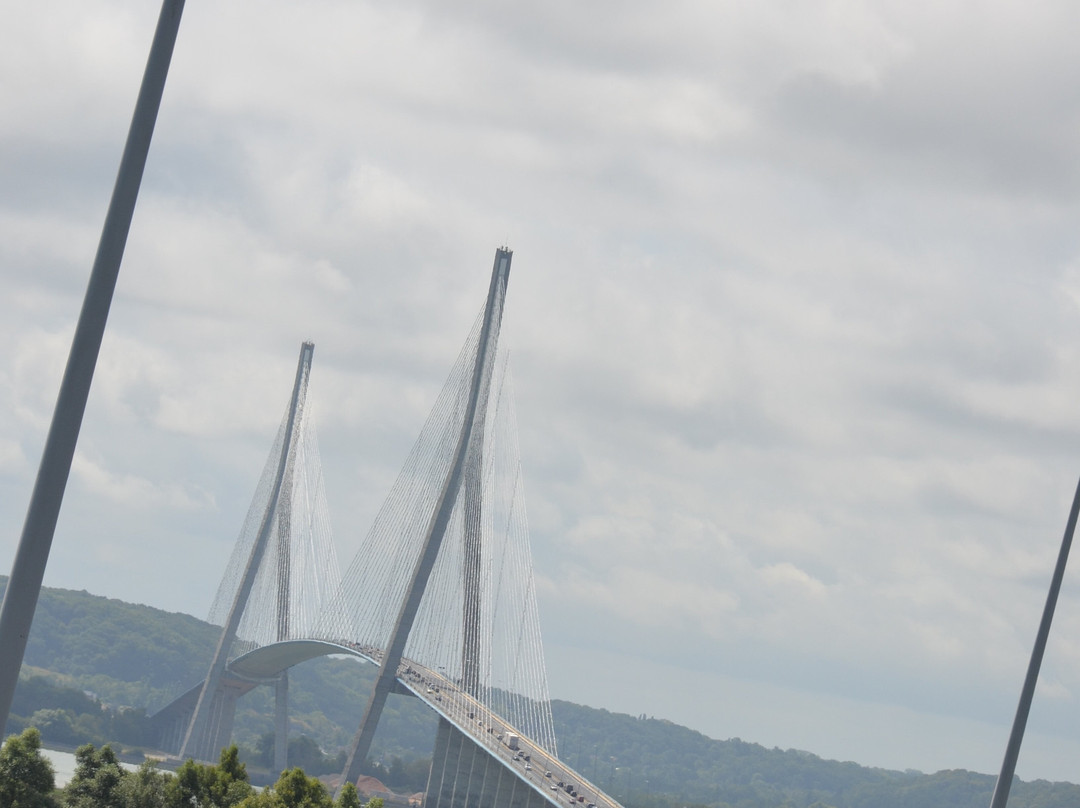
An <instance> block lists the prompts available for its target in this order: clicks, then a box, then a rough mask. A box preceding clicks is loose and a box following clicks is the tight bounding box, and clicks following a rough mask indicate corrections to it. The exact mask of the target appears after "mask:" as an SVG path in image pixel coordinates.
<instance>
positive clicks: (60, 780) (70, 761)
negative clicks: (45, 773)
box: [41, 749, 139, 788]
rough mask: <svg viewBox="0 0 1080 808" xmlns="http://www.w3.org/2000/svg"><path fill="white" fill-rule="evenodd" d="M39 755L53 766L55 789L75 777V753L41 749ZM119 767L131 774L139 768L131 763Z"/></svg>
mask: <svg viewBox="0 0 1080 808" xmlns="http://www.w3.org/2000/svg"><path fill="white" fill-rule="evenodd" d="M41 754H43V755H44V756H45V757H47V758H48V759H49V762H51V763H52V765H53V771H55V772H56V787H57V788H61V787H63V786H66V785H67V784H68V781H69V780H70V779H71V778H72V777H74V776H75V753H74V752H60V751H57V750H56V749H42V750H41ZM120 765H121V766H122V767H123V768H125V769H127V770H128V771H131V772H133V771H135V770H136V769H137V768H139V767H138V766H136V765H134V764H133V763H121V764H120Z"/></svg>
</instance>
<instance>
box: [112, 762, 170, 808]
mask: <svg viewBox="0 0 1080 808" xmlns="http://www.w3.org/2000/svg"><path fill="white" fill-rule="evenodd" d="M171 779H172V775H170V774H165V773H164V772H160V771H158V769H157V765H156V763H155V762H154V761H152V760H147V761H146V762H144V763H143V764H142V765H141V766H140V767H139V768H138V770H137V771H134V772H131V773H129V774H127V775H125V776H124V779H123V780H122V781H121V783H120V788H119V796H120V805H122V806H123V808H163V806H165V805H166V799H165V784H166V783H167V782H168V781H169V780H171Z"/></svg>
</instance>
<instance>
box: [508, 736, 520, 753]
mask: <svg viewBox="0 0 1080 808" xmlns="http://www.w3.org/2000/svg"><path fill="white" fill-rule="evenodd" d="M506 747H507V749H513V750H514V751H517V748H518V736H517V735H515V734H514V733H512V732H508V733H506Z"/></svg>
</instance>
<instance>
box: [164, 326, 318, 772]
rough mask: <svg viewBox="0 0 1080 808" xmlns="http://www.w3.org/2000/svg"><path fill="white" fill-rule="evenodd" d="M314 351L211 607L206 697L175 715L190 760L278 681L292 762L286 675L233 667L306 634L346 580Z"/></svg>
mask: <svg viewBox="0 0 1080 808" xmlns="http://www.w3.org/2000/svg"><path fill="white" fill-rule="evenodd" d="M314 350H315V346H314V345H313V344H312V343H310V342H305V343H304V344H303V345H302V346H301V348H300V358H299V360H298V362H297V367H296V376H295V380H294V383H293V389H292V394H291V396H290V398H289V405H288V408H287V409H286V412H285V417H284V418H283V420H282V424H281V427H280V429H279V431H278V437H277V440H276V441H275V445H274V447H273V448H272V449H271V452H270V457H269V458H268V460H267V463H266V466H265V468H264V470H263V474H262V478H261V480H260V482H259V485H258V487H257V488H256V492H255V495H254V497H253V499H252V503H251V507H250V508H249V510H248V515H247V519H246V520H245V524H244V527H243V529H242V530H241V533H240V537H239V538H238V539H237V543H236V545H235V547H234V549H233V555H232V558H231V559H230V562H229V567H228V568H227V570H226V572H225V575H224V578H223V580H222V582H221V586H220V587H219V589H218V593H217V597H216V598H215V602H214V606H213V607H212V608H211V615H210V617H211V622H219V623H220V624H221V625H222V626H223V628H222V632H221V635H220V637H219V639H218V643H217V646H216V647H215V650H214V655H213V658H212V660H211V663H210V668H209V671H208V673H207V676H206V679H205V680H204V681H203V683H202V685H201V686H200V687H198V688H197V689H198V696H197V697H195V698H193V694H192V693H189V694H187V696H186V697H181V700H183V701H184V704H186V705H187V706H186V707H183V706H181V704H180V701H181V700H178V702H177V703H176V706H175V707H174V708H173V710H172V712H173V713H174V714H176V715H179V716H182V717H181V718H180V719H179V720H180V721H184V722H186V726H184V727H183V730H182V733H181V735H180V739H179V744H178V747H176V746H174V747H173V748H174V749H177V748H178V752H179V755H180V757H182V758H183V757H193V758H196V759H199V760H216V759H217V757H218V754H219V752H220V750H221V748H222V746H224V745H226V744H227V743H228V742H229V739H230V736H231V734H232V724H233V716H234V714H235V709H236V700H237V699H238V698H239V697H240V696H241V695H243V694H244V693H246V692H247V691H248V690H250V689H251V688H252V687H253V686H255V685H256V684H265V683H270V684H272V685H273V686H274V688H275V712H276V715H275V721H274V727H275V755H274V765H275V766H276V767H278V768H281V769H284V768H285V767H286V765H287V757H286V750H287V748H288V673H287V671H281V672H280V673H279V674H277V675H276V676H274V677H273V679H272V680H270V681H269V682H265V681H259V682H255V681H247V680H245V679H244V678H243V677H240V676H238V675H236V674H235V673H233V672H231V671H230V670H229V667H228V666H229V661H230V659H231V657H233V656H236V655H237V654H238V653H243V652H245V651H249V650H251V649H252V648H257V647H261V646H265V645H268V644H272V643H279V642H283V641H285V640H290V639H295V638H297V637H300V636H306V634H308V633H309V631H310V627H311V623H312V621H313V620H314V619H315V617H316V616H317V615H318V614H320V613H321V612H322V611H323V607H324V605H325V604H326V602H328V601H329V599H330V594H331V593H332V591H333V588H334V587H336V586H337V583H338V579H339V576H338V567H337V557H336V553H335V551H334V548H333V541H332V539H331V538H330V536H329V520H328V519H327V518H326V514H325V510H326V508H325V493H324V491H323V489H322V474H321V467H320V464H319V459H318V451H317V445H316V441H315V438H314V428H313V426H312V425H311V424H310V423H309V421H310V419H309V418H308V417H307V416H308V413H309V409H310V408H309V406H308V380H309V378H310V375H311V361H312V356H313V354H314ZM316 534H318V535H316ZM188 716H189V717H188ZM173 725H174V726H176V725H177V719H173ZM178 729H179V727H177V729H176V730H174V732H175V731H177V730H178Z"/></svg>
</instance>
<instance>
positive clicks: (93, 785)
mask: <svg viewBox="0 0 1080 808" xmlns="http://www.w3.org/2000/svg"><path fill="white" fill-rule="evenodd" d="M124 775H125V772H124V770H123V769H121V768H120V762H119V761H118V760H117V759H116V753H114V752H113V750H112V747H111V746H109V745H108V744H106V745H105V746H103V747H101V748H100V749H95V748H94V746H93V744H85V745H83V746H80V747H79V748H78V749H76V750H75V776H74V777H72V778H71V782H69V783H68V784H67V786H66V787H65V788H64V791H63V795H64V796H63V801H64V805H65V806H67V807H68V808H102V807H103V806H113V805H118V804H119V802H120V791H119V788H120V782H121V781H122V780H123V779H124Z"/></svg>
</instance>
